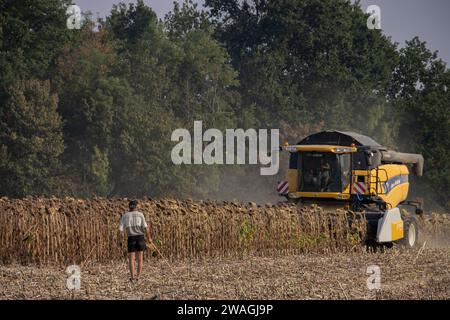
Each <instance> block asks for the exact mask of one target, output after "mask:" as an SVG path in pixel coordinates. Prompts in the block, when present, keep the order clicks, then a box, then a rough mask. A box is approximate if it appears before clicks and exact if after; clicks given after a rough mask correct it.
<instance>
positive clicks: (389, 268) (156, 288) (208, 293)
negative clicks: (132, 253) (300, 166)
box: [0, 247, 450, 299]
mask: <svg viewBox="0 0 450 320" xmlns="http://www.w3.org/2000/svg"><path fill="white" fill-rule="evenodd" d="M371 265H378V266H379V267H380V270H381V288H380V289H379V290H369V289H368V288H367V279H368V278H369V276H370V274H368V273H367V267H368V266H371ZM67 277H68V275H67V274H66V272H65V269H64V268H61V267H49V266H46V267H37V266H21V265H8V266H0V299H449V298H450V248H425V247H422V248H419V249H416V250H411V251H406V250H404V249H401V248H393V249H389V250H386V251H384V252H376V253H369V252H366V251H365V250H361V252H354V253H335V254H329V255H324V254H312V253H310V254H304V255H295V256H273V257H270V258H264V257H256V256H251V257H247V258H233V259H219V260H217V259H216V260H213V259H206V260H196V261H185V262H181V261H179V262H167V261H166V260H163V259H156V258H152V259H150V260H147V261H146V262H145V265H144V271H143V274H142V275H141V278H140V280H139V282H138V283H137V284H132V285H131V284H130V282H129V279H128V270H127V264H126V262H125V261H122V262H119V263H116V264H88V265H86V266H85V267H84V268H83V270H82V274H81V290H80V291H69V290H68V289H67V288H66V280H67Z"/></svg>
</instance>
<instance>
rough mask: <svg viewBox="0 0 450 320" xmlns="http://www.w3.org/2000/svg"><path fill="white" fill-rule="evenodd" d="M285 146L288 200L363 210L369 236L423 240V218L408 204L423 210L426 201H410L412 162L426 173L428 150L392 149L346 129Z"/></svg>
mask: <svg viewBox="0 0 450 320" xmlns="http://www.w3.org/2000/svg"><path fill="white" fill-rule="evenodd" d="M280 149H281V151H287V152H290V158H289V169H288V171H287V176H286V180H285V181H281V182H280V183H279V184H278V188H277V190H278V193H279V194H280V195H281V196H283V197H286V198H287V199H288V201H290V202H295V203H299V204H306V205H307V204H317V205H320V206H323V207H335V208H342V209H345V210H351V211H353V212H360V213H363V214H364V216H365V217H366V220H367V222H368V241H375V242H377V243H381V244H391V243H400V244H403V245H405V246H407V247H414V246H415V245H416V244H417V239H418V231H419V230H418V225H417V221H416V219H415V217H414V214H410V213H408V211H407V210H405V209H403V208H402V207H403V206H414V207H415V213H416V214H421V213H422V208H421V204H420V203H417V202H412V201H407V197H408V191H409V179H408V177H409V173H410V169H409V168H408V166H410V167H411V169H412V172H413V173H414V174H415V175H417V176H421V175H422V172H423V162H424V160H423V157H422V155H418V154H406V153H399V152H395V151H391V150H388V149H386V148H385V147H383V146H381V145H380V144H378V143H377V142H376V141H374V140H373V139H371V138H369V137H366V136H363V135H360V134H357V133H354V132H340V131H324V132H320V133H316V134H313V135H310V136H308V137H306V138H305V139H303V140H302V141H300V142H299V143H298V144H296V145H289V144H285V145H284V146H283V147H281V148H280Z"/></svg>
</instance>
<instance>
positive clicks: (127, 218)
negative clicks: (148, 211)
mask: <svg viewBox="0 0 450 320" xmlns="http://www.w3.org/2000/svg"><path fill="white" fill-rule="evenodd" d="M124 228H125V230H126V232H127V235H128V237H131V236H140V235H144V234H145V229H146V228H147V222H145V217H144V215H143V214H142V212H139V211H131V212H127V213H124V214H122V217H121V218H120V223H119V230H120V231H123V229H124Z"/></svg>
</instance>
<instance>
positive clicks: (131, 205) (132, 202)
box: [128, 200, 137, 210]
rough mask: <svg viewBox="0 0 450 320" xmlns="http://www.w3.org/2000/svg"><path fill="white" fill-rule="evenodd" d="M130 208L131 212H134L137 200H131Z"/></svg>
mask: <svg viewBox="0 0 450 320" xmlns="http://www.w3.org/2000/svg"><path fill="white" fill-rule="evenodd" d="M128 207H129V208H130V210H134V209H136V207H137V200H131V201H130V203H128Z"/></svg>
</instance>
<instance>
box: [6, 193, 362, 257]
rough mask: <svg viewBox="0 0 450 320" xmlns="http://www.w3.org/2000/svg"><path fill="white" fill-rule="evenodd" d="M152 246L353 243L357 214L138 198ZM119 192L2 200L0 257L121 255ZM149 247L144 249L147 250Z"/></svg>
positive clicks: (122, 203)
mask: <svg viewBox="0 0 450 320" xmlns="http://www.w3.org/2000/svg"><path fill="white" fill-rule="evenodd" d="M140 203H141V207H140V210H141V211H142V212H143V213H144V215H145V216H146V219H147V221H148V222H149V225H150V226H151V233H152V235H153V240H154V243H155V245H156V246H157V247H158V250H159V251H160V252H161V253H162V254H163V255H164V256H165V257H167V258H169V259H170V260H172V261H175V260H183V259H198V258H201V259H203V258H208V257H211V258H217V257H241V256H245V255H248V254H252V255H261V256H267V255H273V254H293V253H297V254H299V253H308V252H321V253H332V252H345V251H349V250H353V249H354V248H355V247H357V246H358V244H359V243H360V242H361V239H362V238H363V237H364V234H365V223H364V221H363V220H357V221H356V220H355V222H354V223H353V224H352V226H349V224H348V219H349V216H348V214H346V213H344V212H324V211H323V210H322V209H320V208H317V207H311V208H299V207H297V206H295V205H289V204H283V205H277V206H273V205H266V206H257V205H256V204H252V203H249V204H241V203H232V202H212V201H200V202H194V201H191V200H185V201H178V200H151V199H144V200H141V201H140ZM126 206H127V201H126V200H125V199H93V200H79V199H73V198H66V199H56V198H52V199H42V198H32V197H28V198H25V199H19V200H13V199H7V198H2V199H0V263H3V264H8V263H21V264H27V263H34V264H60V265H67V264H70V263H75V264H80V263H83V262H84V261H92V262H111V261H118V260H121V259H123V258H124V257H125V255H126V248H125V244H126V239H125V236H124V235H122V236H119V235H118V232H117V227H118V222H119V218H120V214H121V213H122V212H124V211H126ZM151 253H152V252H151V251H148V252H147V253H146V254H147V255H149V254H151Z"/></svg>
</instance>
